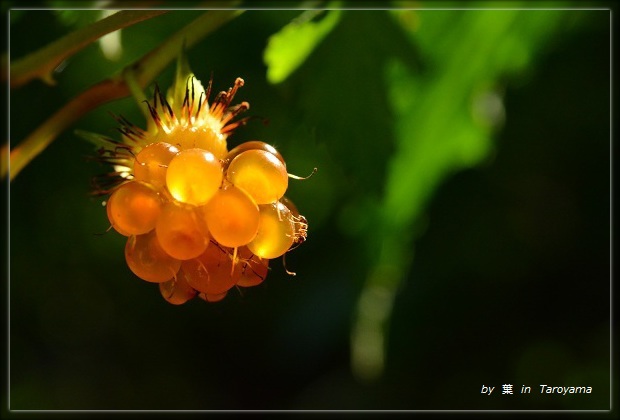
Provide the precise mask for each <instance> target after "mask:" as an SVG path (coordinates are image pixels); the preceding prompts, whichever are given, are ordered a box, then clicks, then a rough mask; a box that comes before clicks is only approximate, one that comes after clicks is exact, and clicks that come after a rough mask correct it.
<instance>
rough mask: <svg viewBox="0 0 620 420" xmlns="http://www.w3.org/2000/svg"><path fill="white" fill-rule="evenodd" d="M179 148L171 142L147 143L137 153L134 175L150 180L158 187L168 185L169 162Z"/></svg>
mask: <svg viewBox="0 0 620 420" xmlns="http://www.w3.org/2000/svg"><path fill="white" fill-rule="evenodd" d="M177 153H179V149H178V148H177V147H176V146H173V145H172V144H170V143H165V142H157V143H151V144H149V145H147V146H146V147H145V148H144V149H142V150H141V151H140V153H138V154H137V155H136V160H135V162H134V164H133V177H134V179H135V180H137V181H144V182H148V183H149V184H151V185H153V186H154V187H155V188H157V189H161V188H163V187H165V186H166V171H167V170H168V164H169V163H170V161H171V160H172V158H173V157H175V156H176V154H177Z"/></svg>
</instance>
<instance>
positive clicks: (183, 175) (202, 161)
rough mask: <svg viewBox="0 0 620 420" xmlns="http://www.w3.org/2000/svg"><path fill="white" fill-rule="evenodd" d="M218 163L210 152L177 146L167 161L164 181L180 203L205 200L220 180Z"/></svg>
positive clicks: (211, 194)
mask: <svg viewBox="0 0 620 420" xmlns="http://www.w3.org/2000/svg"><path fill="white" fill-rule="evenodd" d="M222 178H223V175H222V165H221V164H220V161H219V160H218V159H216V158H215V156H214V155H213V153H211V152H208V151H206V150H202V149H187V150H181V151H180V152H179V153H178V154H177V155H176V156H175V157H174V158H173V159H172V160H171V161H170V164H169V165H168V171H167V172H166V185H167V186H168V190H169V191H170V194H171V195H172V196H173V197H174V198H175V199H176V200H178V201H180V202H182V203H188V204H194V205H202V204H205V203H207V202H208V201H209V200H210V199H211V197H213V195H214V194H215V192H216V191H217V190H218V189H219V188H220V185H221V184H222Z"/></svg>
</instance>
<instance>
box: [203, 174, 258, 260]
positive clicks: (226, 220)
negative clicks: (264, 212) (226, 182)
mask: <svg viewBox="0 0 620 420" xmlns="http://www.w3.org/2000/svg"><path fill="white" fill-rule="evenodd" d="M202 209H203V212H204V215H205V220H206V222H207V226H208V227H209V231H210V232H211V236H212V237H213V239H215V240H216V241H217V242H218V243H220V244H221V245H223V246H226V247H230V248H235V247H238V246H242V245H246V244H247V243H249V242H250V241H251V240H252V239H254V237H255V236H256V233H257V232H258V205H256V203H255V202H254V200H253V199H252V198H251V197H250V196H249V195H248V194H247V193H245V192H244V191H243V190H241V189H240V188H236V187H234V186H229V187H228V188H224V189H220V190H218V192H217V193H215V195H214V196H213V198H212V199H211V200H210V201H209V203H208V204H207V205H206V206H204V207H202Z"/></svg>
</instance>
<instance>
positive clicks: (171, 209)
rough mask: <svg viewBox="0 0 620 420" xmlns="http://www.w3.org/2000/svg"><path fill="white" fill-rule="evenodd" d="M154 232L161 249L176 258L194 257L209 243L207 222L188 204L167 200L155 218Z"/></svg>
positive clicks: (186, 258) (187, 258)
mask: <svg viewBox="0 0 620 420" xmlns="http://www.w3.org/2000/svg"><path fill="white" fill-rule="evenodd" d="M155 232H156V233H157V239H158V240H159V244H160V245H161V247H162V249H163V250H164V251H166V253H168V255H170V256H171V257H173V258H176V259H178V260H189V259H192V258H196V257H197V256H199V255H200V254H202V253H203V252H204V251H205V249H207V245H208V244H209V231H208V229H207V224H206V223H205V221H204V220H203V218H202V216H201V215H200V214H199V212H198V211H197V209H196V208H195V207H193V206H190V205H188V204H182V203H176V202H174V201H170V202H168V203H167V204H166V205H165V206H164V207H163V209H162V211H161V214H160V215H159V217H158V219H157V224H156V226H155Z"/></svg>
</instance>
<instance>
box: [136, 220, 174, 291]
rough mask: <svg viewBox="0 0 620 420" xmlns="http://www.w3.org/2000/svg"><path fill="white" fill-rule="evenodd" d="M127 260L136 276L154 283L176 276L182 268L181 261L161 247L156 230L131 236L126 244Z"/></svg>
mask: <svg viewBox="0 0 620 420" xmlns="http://www.w3.org/2000/svg"><path fill="white" fill-rule="evenodd" d="M125 260H126V261H127V265H128V266H129V268H130V269H131V271H133V273H134V274H135V275H136V276H138V277H140V278H141V279H142V280H146V281H149V282H153V283H161V282H164V281H166V280H170V279H171V278H174V277H175V276H176V274H177V272H178V271H179V268H181V261H179V260H176V259H174V258H172V257H171V256H170V255H168V254H167V253H166V252H165V251H164V250H163V249H162V248H161V246H160V245H159V242H158V241H157V235H155V231H151V232H149V233H147V234H145V235H136V236H130V237H129V238H128V239H127V244H126V245H125Z"/></svg>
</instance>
